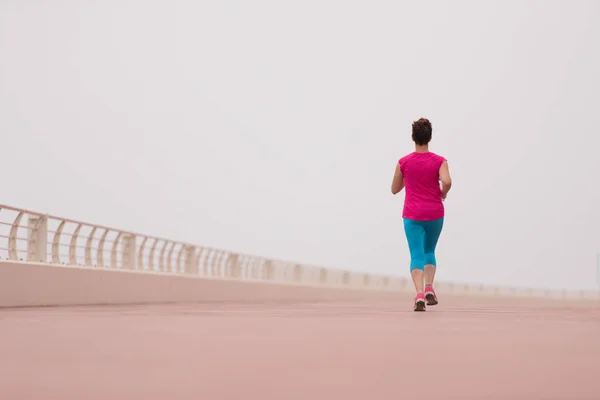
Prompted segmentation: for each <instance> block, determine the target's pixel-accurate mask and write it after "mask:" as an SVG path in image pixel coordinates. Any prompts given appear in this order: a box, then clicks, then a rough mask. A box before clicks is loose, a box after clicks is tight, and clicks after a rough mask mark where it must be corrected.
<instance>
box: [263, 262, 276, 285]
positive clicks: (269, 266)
mask: <svg viewBox="0 0 600 400" xmlns="http://www.w3.org/2000/svg"><path fill="white" fill-rule="evenodd" d="M263 279H264V280H267V281H272V280H273V279H275V266H274V265H273V261H271V260H266V261H265V266H264V269H263Z"/></svg>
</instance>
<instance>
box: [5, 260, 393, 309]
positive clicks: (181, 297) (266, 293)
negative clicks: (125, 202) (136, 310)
mask: <svg viewBox="0 0 600 400" xmlns="http://www.w3.org/2000/svg"><path fill="white" fill-rule="evenodd" d="M400 295H401V293H397V292H396V293H394V292H386V291H375V290H358V289H339V288H328V287H316V286H298V285H292V284H289V283H271V282H264V281H262V282H258V281H240V280H230V279H217V278H201V277H187V276H181V275H170V274H157V273H144V272H135V271H124V270H109V269H100V268H87V267H71V266H56V265H49V264H35V263H25V262H6V261H0V307H24V306H60V305H92V304H135V303H168V302H225V301H230V302H231V301H243V302H261V301H278V302H284V301H336V300H360V299H374V298H377V299H391V298H398V296H400Z"/></svg>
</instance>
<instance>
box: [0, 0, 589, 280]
mask: <svg viewBox="0 0 600 400" xmlns="http://www.w3.org/2000/svg"><path fill="white" fill-rule="evenodd" d="M599 40H600V4H599V3H597V2H594V1H579V2H575V3H570V2H566V1H541V0H540V1H520V2H516V1H502V2H499V1H486V2H477V1H456V2H452V3H447V2H441V1H433V2H427V3H418V4H414V3H409V2H392V1H371V2H358V1H346V2H341V1H319V2H315V1H307V2H302V3H292V2H274V1H266V0H257V1H254V2H252V3H249V2H242V1H233V0H232V1H227V2H192V1H184V0H174V1H170V2H160V1H144V2H143V1H141V0H121V1H119V2H117V1H114V0H108V1H104V2H91V1H74V0H62V1H55V2H50V1H43V0H40V1H27V0H24V1H16V0H4V1H2V2H0V129H1V131H2V143H3V145H4V146H3V149H4V154H3V156H2V158H1V161H0V163H1V164H0V165H1V166H2V169H3V171H4V175H3V188H4V190H3V196H2V200H1V201H0V203H4V204H9V205H13V206H16V207H23V208H29V209H32V210H36V211H41V212H47V213H50V214H55V215H59V216H64V217H68V218H73V219H80V220H84V221H87V222H91V223H98V224H102V225H107V226H112V227H115V228H120V229H125V230H132V231H138V232H143V233H146V234H152V235H157V236H163V237H169V238H172V239H176V240H181V241H186V242H192V243H197V244H198V245H206V246H213V247H219V248H227V249H231V250H234V251H240V252H245V253H252V254H259V255H264V256H269V257H275V258H280V259H286V260H293V261H298V262H303V263H312V264H315V265H321V266H327V267H333V268H345V269H349V270H354V271H369V272H373V273H378V274H394V275H400V276H408V275H409V267H408V262H409V256H408V249H407V245H406V240H405V238H404V232H403V227H402V219H401V211H402V205H403V198H404V192H402V193H401V194H400V195H398V196H395V197H394V196H392V195H391V193H390V183H391V179H392V175H393V168H394V164H395V163H396V161H397V160H398V159H399V158H400V157H401V156H403V155H404V154H406V153H408V152H410V151H412V143H411V141H410V124H411V122H412V121H413V120H416V119H418V118H420V117H427V118H429V119H430V120H431V121H432V123H433V128H434V137H433V141H432V143H431V150H432V151H434V152H436V153H438V154H441V155H443V156H445V157H447V158H448V160H449V165H450V171H451V173H452V176H453V179H454V187H453V188H452V191H451V192H450V194H449V196H448V200H447V201H446V203H445V205H446V215H447V216H446V222H445V227H444V231H443V232H442V236H441V239H440V244H439V250H438V261H439V269H438V277H439V279H443V280H451V281H464V282H482V283H493V284H498V285H512V286H536V287H549V288H572V289H576V288H582V289H585V288H595V287H596V257H597V253H598V252H600V239H599V236H600V235H599V234H598V229H597V227H598V226H600V212H599V211H598V203H599V201H600V195H599V188H598V185H597V177H596V175H597V172H598V171H600V160H599V158H598V156H597V147H598V143H599V139H598V136H597V134H596V132H595V128H596V127H597V126H598V123H599V122H600V112H598V101H597V99H596V97H597V94H598V90H599V89H600V79H599V78H598V71H600V45H599Z"/></svg>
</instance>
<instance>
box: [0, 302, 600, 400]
mask: <svg viewBox="0 0 600 400" xmlns="http://www.w3.org/2000/svg"><path fill="white" fill-rule="evenodd" d="M400 297H401V298H399V300H398V301H391V300H381V301H380V300H365V301H355V302H320V303H294V302H288V303H275V302H271V303H247V304H245V303H212V304H193V305H189V304H186V305H183V304H177V305H160V306H158V305H148V306H109V307H92V306H88V307H60V308H24V309H1V310H0V399H6V400H24V399H44V400H54V399H56V400H58V399H60V400H70V399H73V400H75V399H77V400H85V399H90V400H92V399H94V400H108V399H116V400H118V399H127V400H129V399H144V400H154V399H173V400H176V399H177V400H185V399H195V400H197V399H207V400H220V399H236V400H248V399H261V400H270V399H273V400H275V399H276V400H296V399H297V400H301V399H302V400H308V399H312V400H316V399H323V400H325V399H327V400H330V399H339V400H351V399H356V400H358V399H360V400H366V399H378V400H382V399H419V398H423V399H425V398H427V399H437V400H446V399H461V400H466V399H487V400H496V399H497V400H500V399H511V400H519V399H528V400H537V399H540V400H541V399H569V400H577V399H589V400H591V399H599V398H600V383H598V378H599V375H598V371H599V367H598V357H599V356H600V308H598V306H597V305H586V304H568V305H567V304H564V303H560V302H556V301H542V300H537V301H533V300H527V299H525V300H515V299H511V300H503V299H499V298H496V299H494V298H485V299H482V302H480V303H478V302H476V301H475V300H476V298H461V297H441V298H440V304H439V305H437V306H435V307H427V311H426V312H424V313H415V312H413V311H412V301H411V299H412V296H411V295H408V294H407V295H405V296H404V295H402V296H400ZM425 395H426V397H425Z"/></svg>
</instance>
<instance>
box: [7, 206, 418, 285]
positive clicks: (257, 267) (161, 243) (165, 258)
mask: <svg viewBox="0 0 600 400" xmlns="http://www.w3.org/2000/svg"><path fill="white" fill-rule="evenodd" d="M1 258H4V259H7V260H12V261H27V262H41V263H49V264H60V265H71V266H87V267H96V268H111V269H124V270H132V271H144V272H150V273H171V274H186V275H196V276H203V277H213V278H218V277H221V278H235V279H244V280H268V281H279V282H290V283H296V284H312V285H314V284H318V285H328V286H342V287H343V286H347V287H363V288H370V289H394V288H395V289H402V288H403V287H405V286H406V285H407V281H406V279H404V278H398V277H389V276H380V275H375V274H365V273H357V272H350V271H343V270H337V269H330V268H322V267H315V266H311V265H305V264H298V263H293V262H288V261H281V260H274V259H269V258H265V257H260V256H254V255H249V254H242V253H237V252H233V251H228V250H223V249H216V248H209V247H203V246H198V245H194V244H190V243H184V242H180V241H175V240H170V239H166V238H160V237H155V236H150V235H144V234H141V233H136V232H130V231H124V230H121V229H115V228H110V227H106V226H101V225H96V224H90V223H87V222H82V221H76V220H72V219H68V218H62V217H57V216H53V215H49V214H42V213H39V212H35V211H31V210H25V209H22V208H16V207H11V206H5V205H0V259H1Z"/></svg>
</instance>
